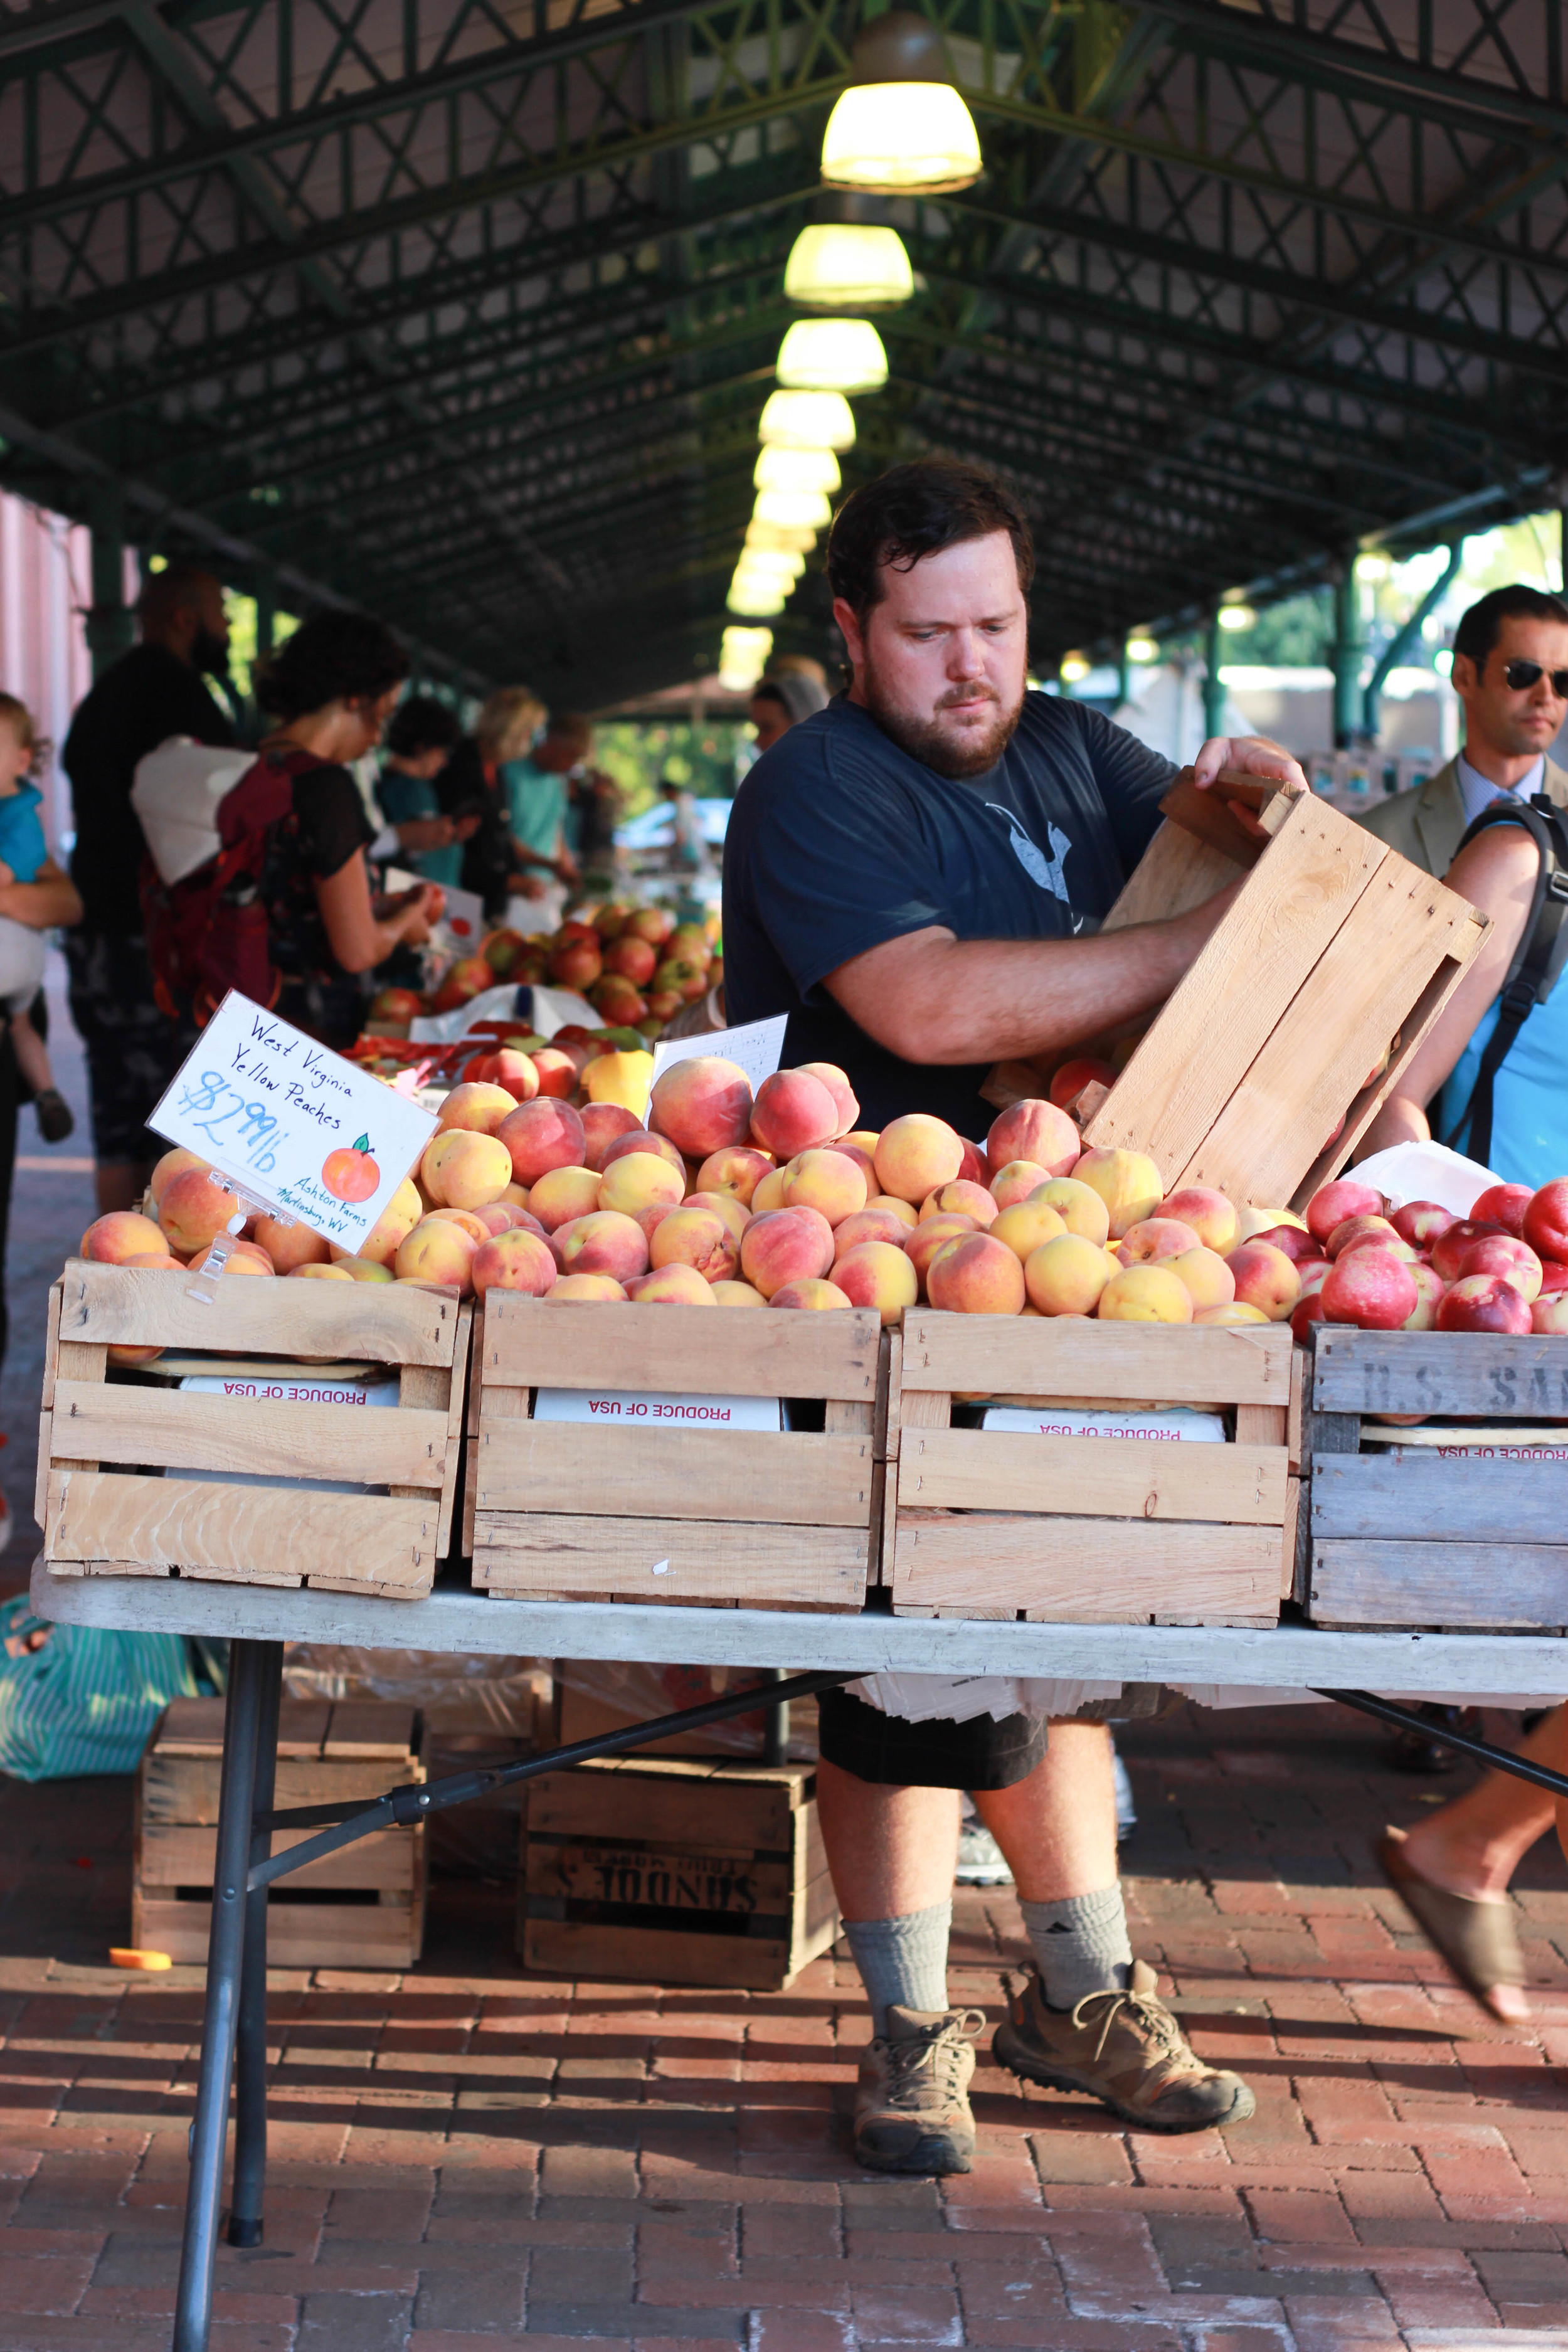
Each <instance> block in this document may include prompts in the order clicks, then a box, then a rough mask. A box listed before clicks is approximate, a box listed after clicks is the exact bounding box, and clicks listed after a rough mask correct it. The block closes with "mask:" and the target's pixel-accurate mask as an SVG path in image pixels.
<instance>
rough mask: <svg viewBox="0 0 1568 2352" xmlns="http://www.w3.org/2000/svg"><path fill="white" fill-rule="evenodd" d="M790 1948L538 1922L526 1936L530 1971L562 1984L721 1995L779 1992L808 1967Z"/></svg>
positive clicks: (526, 1928) (759, 1941)
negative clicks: (680, 1988)
mask: <svg viewBox="0 0 1568 2352" xmlns="http://www.w3.org/2000/svg"><path fill="white" fill-rule="evenodd" d="M806 1957H807V1956H806V1955H805V1954H804V1953H803V1954H801V1955H800V1956H798V1957H797V1956H796V1955H795V1953H794V1952H793V1951H792V1949H791V1948H790V1947H789V1946H788V1945H787V1944H783V1943H775V1942H772V1941H770V1940H768V1939H767V1938H765V1937H761V1936H739V1935H737V1936H708V1935H699V1934H695V1933H692V1932H690V1931H686V1932H682V1931H681V1930H680V1929H679V1928H664V1927H600V1926H596V1925H595V1924H593V1923H591V1922H589V1921H586V1920H569V1919H536V1918H534V1917H533V1916H531V1915H530V1916H529V1917H528V1918H527V1919H526V1921H525V1922H524V1925H523V1931H522V1958H523V1965H524V1967H525V1968H530V1969H536V1970H540V1971H542V1973H543V1974H544V1975H546V1976H552V1977H558V1978H592V1979H594V1980H595V1982H598V1981H599V1980H600V1979H605V1980H606V1981H613V1982H617V1983H622V1984H626V1983H631V1984H655V1985H667V1984H668V1985H707V1986H710V1987H711V1988H712V1989H713V1990H733V1991H736V1992H780V1991H782V1990H783V1989H784V1986H785V1985H786V1984H787V1983H788V1982H789V1980H790V1979H791V1977H792V1976H793V1975H794V1974H795V1971H796V1970H797V1969H800V1968H803V1967H804V1966H805V1958H806Z"/></svg>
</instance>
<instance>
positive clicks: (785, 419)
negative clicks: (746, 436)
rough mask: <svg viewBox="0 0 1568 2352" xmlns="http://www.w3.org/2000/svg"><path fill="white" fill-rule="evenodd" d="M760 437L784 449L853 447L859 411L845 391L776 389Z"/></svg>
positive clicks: (760, 428) (758, 428) (763, 417)
mask: <svg viewBox="0 0 1568 2352" xmlns="http://www.w3.org/2000/svg"><path fill="white" fill-rule="evenodd" d="M757 438H758V440H759V441H762V442H763V443H771V444H773V446H776V447H780V448H784V449H852V448H853V447H854V446H855V414H854V411H853V410H852V409H851V407H850V405H849V403H848V402H847V400H846V399H845V397H844V394H842V393H841V392H773V393H770V394H768V398H767V401H766V404H765V405H764V406H763V415H762V422H761V424H760V425H758V427H757Z"/></svg>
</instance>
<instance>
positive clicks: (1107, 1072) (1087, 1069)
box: [1046, 1054, 1121, 1110]
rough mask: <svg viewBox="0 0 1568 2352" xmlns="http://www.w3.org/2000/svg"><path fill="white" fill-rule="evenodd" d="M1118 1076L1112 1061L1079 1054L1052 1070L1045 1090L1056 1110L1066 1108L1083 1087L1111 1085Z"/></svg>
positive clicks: (1073, 1101)
mask: <svg viewBox="0 0 1568 2352" xmlns="http://www.w3.org/2000/svg"><path fill="white" fill-rule="evenodd" d="M1119 1076H1121V1073H1120V1071H1119V1070H1118V1069H1117V1066H1116V1065H1115V1063H1114V1062H1100V1061H1096V1060H1095V1058H1094V1057H1093V1055H1083V1054H1080V1055H1079V1056H1078V1057H1077V1058H1076V1059H1075V1060H1073V1061H1070V1062H1063V1063H1062V1064H1061V1066H1060V1067H1059V1068H1058V1069H1057V1070H1054V1071H1053V1072H1052V1074H1051V1083H1050V1085H1049V1086H1048V1087H1047V1088H1046V1092H1047V1095H1048V1096H1049V1097H1050V1098H1051V1100H1052V1102H1054V1103H1055V1105H1056V1107H1057V1108H1058V1110H1066V1109H1068V1107H1069V1105H1071V1104H1072V1103H1075V1102H1076V1101H1077V1100H1078V1097H1079V1095H1080V1094H1082V1092H1083V1090H1084V1088H1085V1087H1091V1086H1101V1087H1113V1086H1114V1085H1115V1084H1116V1081H1117V1079H1118V1077H1119Z"/></svg>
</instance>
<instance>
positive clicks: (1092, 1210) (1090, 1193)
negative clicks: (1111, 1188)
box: [1029, 1176, 1110, 1248]
mask: <svg viewBox="0 0 1568 2352" xmlns="http://www.w3.org/2000/svg"><path fill="white" fill-rule="evenodd" d="M1029 1199H1030V1200H1031V1201H1033V1202H1037V1203H1038V1204H1039V1206H1040V1207H1041V1208H1045V1209H1054V1210H1055V1211H1056V1213H1057V1214H1058V1217H1059V1218H1060V1219H1061V1221H1062V1223H1063V1224H1064V1225H1066V1227H1067V1229H1068V1233H1069V1234H1080V1235H1081V1236H1082V1238H1083V1239H1084V1240H1085V1241H1086V1242H1093V1243H1094V1244H1095V1246H1096V1247H1097V1248H1099V1247H1100V1246H1101V1245H1102V1244H1104V1243H1105V1242H1107V1241H1109V1240H1110V1210H1109V1209H1108V1208H1107V1207H1106V1204H1105V1202H1104V1201H1103V1200H1102V1199H1101V1198H1100V1194H1099V1193H1098V1192H1095V1191H1094V1190H1093V1189H1092V1187H1091V1186H1089V1185H1088V1184H1080V1183H1079V1181H1078V1179H1077V1177H1076V1176H1053V1177H1052V1178H1051V1180H1050V1181H1049V1182H1048V1183H1046V1184H1037V1186H1036V1187H1035V1190H1034V1191H1033V1192H1031V1193H1030V1194H1029Z"/></svg>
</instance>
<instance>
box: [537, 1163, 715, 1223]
mask: <svg viewBox="0 0 1568 2352" xmlns="http://www.w3.org/2000/svg"><path fill="white" fill-rule="evenodd" d="M550 1181H551V1180H550V1178H549V1177H548V1176H544V1177H542V1178H541V1179H540V1182H539V1183H538V1184H536V1185H535V1186H534V1188H533V1192H532V1194H531V1197H530V1202H529V1206H530V1209H531V1213H532V1214H533V1215H534V1216H536V1217H539V1218H540V1219H541V1222H542V1223H549V1219H548V1218H545V1217H543V1215H542V1211H541V1210H540V1207H539V1194H540V1190H541V1187H542V1186H543V1185H548V1184H549V1182H550ZM685 1193H686V1179H685V1176H684V1174H679V1175H678V1174H677V1172H676V1171H675V1170H674V1169H673V1168H671V1167H670V1165H669V1163H668V1160H661V1159H659V1158H658V1155H657V1154H656V1153H654V1152H651V1151H628V1152H626V1153H624V1154H623V1155H622V1157H621V1158H620V1159H619V1160H611V1161H610V1163H609V1165H608V1167H607V1168H606V1169H605V1172H604V1174H603V1176H601V1177H600V1179H599V1193H598V1202H597V1205H598V1206H599V1207H600V1208H601V1209H616V1210H618V1211H619V1213H621V1215H622V1216H626V1217H635V1216H636V1215H637V1213H638V1211H639V1210H642V1209H656V1208H659V1207H661V1206H668V1207H669V1208H678V1207H679V1204H680V1202H681V1201H682V1200H683V1199H684V1197H685Z"/></svg>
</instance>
